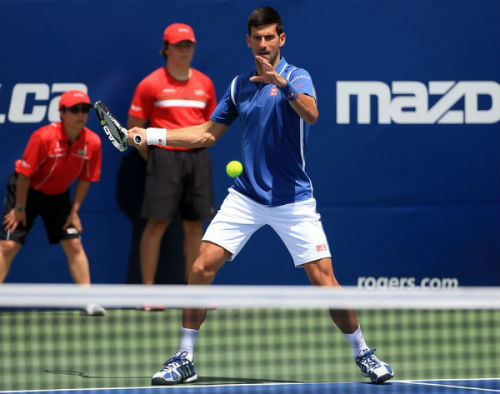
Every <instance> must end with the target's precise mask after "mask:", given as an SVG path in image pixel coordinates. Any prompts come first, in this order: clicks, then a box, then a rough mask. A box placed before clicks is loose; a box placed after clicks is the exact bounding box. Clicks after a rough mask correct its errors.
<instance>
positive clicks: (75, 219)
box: [63, 212, 83, 234]
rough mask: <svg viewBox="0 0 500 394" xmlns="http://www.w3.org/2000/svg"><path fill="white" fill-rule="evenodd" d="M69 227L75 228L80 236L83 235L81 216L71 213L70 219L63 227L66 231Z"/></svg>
mask: <svg viewBox="0 0 500 394" xmlns="http://www.w3.org/2000/svg"><path fill="white" fill-rule="evenodd" d="M68 227H74V228H76V230H77V231H78V232H79V233H80V234H81V233H82V231H83V227H82V222H81V221H80V216H78V213H77V212H70V214H69V215H68V218H67V219H66V222H65V223H64V225H63V230H66V229H67V228H68Z"/></svg>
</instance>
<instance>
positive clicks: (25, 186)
mask: <svg viewBox="0 0 500 394" xmlns="http://www.w3.org/2000/svg"><path fill="white" fill-rule="evenodd" d="M30 182H31V179H30V178H28V177H27V176H26V175H23V174H18V175H17V184H16V207H19V208H23V209H25V208H26V202H27V201H28V191H29V188H30Z"/></svg>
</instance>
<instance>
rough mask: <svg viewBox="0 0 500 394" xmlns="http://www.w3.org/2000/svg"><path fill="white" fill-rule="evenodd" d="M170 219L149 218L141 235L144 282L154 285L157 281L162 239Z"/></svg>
mask: <svg viewBox="0 0 500 394" xmlns="http://www.w3.org/2000/svg"><path fill="white" fill-rule="evenodd" d="M169 224H170V221H168V220H158V219H149V220H148V222H147V224H146V227H145V228H144V231H143V233H142V236H141V244H140V259H141V278H142V283H143V284H147V285H152V284H153V283H154V281H155V274H156V269H157V268H158V258H159V257H160V249H161V241H162V239H163V235H164V234H165V230H166V229H167V227H168V225H169Z"/></svg>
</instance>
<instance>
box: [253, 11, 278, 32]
mask: <svg viewBox="0 0 500 394" xmlns="http://www.w3.org/2000/svg"><path fill="white" fill-rule="evenodd" d="M273 23H276V32H277V33H278V35H279V34H281V33H283V21H282V20H281V16H280V14H279V13H278V11H276V10H275V9H274V8H271V7H259V8H256V9H255V10H253V11H252V13H251V14H250V16H249V17H248V22H247V26H248V35H250V34H251V29H252V27H259V26H266V25H271V24H273Z"/></svg>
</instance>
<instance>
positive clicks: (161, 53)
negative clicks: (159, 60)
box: [160, 41, 169, 60]
mask: <svg viewBox="0 0 500 394" xmlns="http://www.w3.org/2000/svg"><path fill="white" fill-rule="evenodd" d="M168 45H169V44H168V41H163V48H162V49H160V55H162V56H163V57H164V58H165V60H168V59H167V54H166V53H165V50H166V49H167V48H168Z"/></svg>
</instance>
